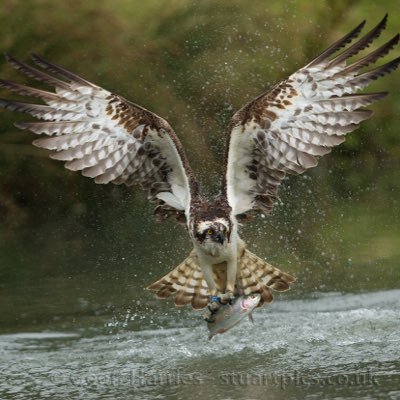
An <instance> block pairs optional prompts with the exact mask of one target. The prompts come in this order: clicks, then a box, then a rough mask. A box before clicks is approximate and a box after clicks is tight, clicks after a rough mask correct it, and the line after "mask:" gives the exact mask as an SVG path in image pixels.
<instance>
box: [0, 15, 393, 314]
mask: <svg viewBox="0 0 400 400" xmlns="http://www.w3.org/2000/svg"><path fill="white" fill-rule="evenodd" d="M386 22H387V15H386V16H385V17H384V18H383V20H382V21H381V22H380V23H379V24H378V25H377V26H376V27H374V28H373V29H372V30H371V31H370V32H368V33H367V34H366V35H364V36H363V37H362V38H361V39H359V40H358V41H356V42H355V43H354V44H353V45H349V44H350V43H351V42H352V41H353V40H354V39H355V38H356V37H357V36H358V35H359V34H360V32H361V30H362V28H363V27H364V25H365V21H364V22H362V23H361V24H360V25H358V26H357V27H356V28H355V29H353V30H352V31H351V32H350V33H348V34H347V35H345V36H344V37H343V38H342V39H340V40H338V41H337V42H335V43H334V44H333V45H332V46H330V47H329V48H328V49H326V50H325V51H324V52H322V53H321V55H319V56H318V57H316V58H315V59H314V60H312V61H311V62H310V63H308V64H307V65H306V66H305V67H303V68H301V69H299V70H298V71H296V72H295V73H293V74H292V75H290V76H289V77H288V78H287V79H284V80H283V81H281V82H279V83H278V84H277V85H275V86H274V87H273V88H272V89H271V90H268V91H267V92H265V93H262V94H261V95H260V96H258V97H257V98H256V99H254V100H253V101H251V102H250V103H248V104H247V105H245V106H244V107H243V108H242V109H240V110H239V111H238V112H236V113H235V114H234V116H233V117H232V119H231V122H230V124H229V127H228V142H227V148H226V156H225V160H226V165H225V173H224V177H223V187H222V190H221V194H220V195H219V196H218V197H217V198H214V199H207V198H206V197H205V196H203V195H202V193H201V190H200V188H199V184H198V182H197V180H196V179H195V177H194V175H193V172H192V170H191V169H190V166H189V162H188V160H187V158H186V155H185V152H184V150H183V147H182V145H181V143H180V141H179V139H178V137H177V135H176V134H175V132H174V131H173V129H172V128H171V126H170V125H169V124H168V122H167V121H166V120H165V119H163V118H161V117H159V116H158V115H156V114H155V113H153V112H151V111H148V110H146V109H145V108H143V107H141V106H139V105H137V104H134V103H131V102H129V101H128V100H126V99H124V98H123V97H121V96H119V95H116V94H113V93H111V92H109V91H107V90H105V89H103V88H101V87H99V86H97V85H95V84H93V83H91V82H88V81H86V80H85V79H83V78H81V77H79V76H77V75H75V74H73V73H71V72H69V71H67V70H65V69H64V68H61V67H59V66H57V65H55V64H52V63H50V62H48V61H45V60H44V59H42V58H41V57H39V56H37V55H33V57H32V58H33V61H34V63H35V64H36V65H37V67H38V68H34V67H32V66H30V65H28V64H25V63H22V62H20V61H18V60H16V59H15V58H13V57H11V56H9V55H7V56H6V58H7V60H8V61H9V63H10V64H11V65H12V66H13V67H14V68H16V69H17V70H19V71H21V72H22V73H24V74H26V75H27V76H29V77H30V78H33V79H35V80H37V81H39V82H42V83H45V84H47V85H50V86H52V87H53V88H54V91H46V90H42V89H37V88H34V87H30V86H25V85H22V84H19V83H15V82H10V81H8V80H0V87H3V88H5V89H8V90H10V91H12V92H15V93H17V94H20V95H22V96H28V97H34V98H38V99H40V100H42V101H43V103H44V104H31V103H25V102H20V101H11V100H4V99H0V107H3V108H6V109H8V110H11V111H20V112H25V113H28V114H30V115H32V116H34V117H36V118H37V119H39V120H41V121H40V122H20V123H17V124H16V126H17V127H18V128H21V129H28V130H30V131H32V132H33V133H35V134H39V135H42V136H41V137H40V138H39V139H36V140H35V141H34V142H33V143H34V144H35V145H36V146H38V147H42V148H45V149H48V150H50V151H51V154H50V157H51V158H54V159H56V160H61V161H64V162H65V167H66V168H68V169H70V170H73V171H81V173H82V175H84V176H87V177H91V178H94V180H95V182H96V183H103V184H105V183H110V182H111V183H115V184H125V185H127V186H131V185H140V186H142V187H143V188H144V189H146V190H147V191H148V193H149V200H150V201H152V202H153V203H155V205H156V208H155V213H156V215H157V216H158V217H159V218H160V219H165V218H169V217H173V218H176V219H177V221H179V222H180V223H183V224H185V226H186V228H187V230H188V233H189V236H190V238H191V241H192V243H193V251H192V252H191V254H190V255H189V257H187V259H186V260H184V261H183V262H182V263H181V264H180V265H179V266H178V267H177V268H175V269H174V270H173V271H171V272H170V273H169V274H167V275H166V276H164V277H163V278H161V279H160V280H159V281H157V282H155V283H153V284H152V285H150V287H149V288H150V289H152V290H155V291H156V292H157V295H158V297H160V298H164V297H169V296H175V304H176V305H178V306H180V305H185V304H191V305H192V306H193V308H196V309H199V308H204V307H206V306H207V305H208V309H207V313H206V318H208V319H209V318H211V317H212V314H213V313H215V310H216V309H218V304H219V302H224V301H227V300H229V299H231V298H232V297H234V296H238V295H248V294H251V293H259V294H260V295H261V301H260V305H261V304H264V303H269V302H271V301H272V294H271V289H274V290H278V291H283V290H287V289H288V288H289V285H290V284H291V283H292V282H293V281H294V278H293V277H292V276H290V275H289V274H287V273H284V272H282V271H280V270H279V269H277V268H274V267H273V266H271V265H270V264H268V263H266V262H265V261H264V260H262V259H260V258H259V257H257V256H256V255H254V254H253V253H251V252H250V251H249V250H248V249H247V248H246V245H245V244H244V242H243V241H242V240H241V239H240V237H239V233H238V221H246V220H249V219H250V217H251V214H253V213H257V212H262V213H269V212H270V211H271V210H272V208H273V205H274V202H275V201H276V199H277V193H278V188H279V185H280V184H281V182H282V180H283V178H284V177H285V175H286V174H300V173H302V172H304V171H306V170H307V169H309V168H311V167H314V166H316V165H317V162H318V159H319V157H321V156H323V155H325V154H328V153H329V152H330V151H331V149H332V148H333V147H334V146H337V145H339V144H340V143H342V142H343V141H344V140H345V135H346V134H347V133H349V132H351V131H353V130H355V129H356V128H357V127H358V126H359V124H360V123H361V122H362V121H364V120H366V119H368V118H370V117H371V115H372V112H371V111H369V110H366V109H365V108H364V107H365V106H368V105H370V104H372V103H373V102H375V101H377V100H380V99H382V98H383V97H385V96H386V94H387V93H386V92H385V93H383V92H380V93H358V92H359V91H360V90H362V89H364V88H365V87H366V86H368V85H369V84H370V83H371V82H372V81H373V80H375V79H378V78H380V77H382V76H384V75H386V74H388V73H390V72H392V71H393V70H395V69H396V68H397V67H398V66H399V64H400V57H398V58H395V59H394V60H392V61H390V62H387V63H385V64H383V65H380V66H378V67H375V68H373V69H370V70H368V71H366V72H361V71H362V69H364V68H366V67H368V66H370V65H372V64H374V63H375V62H376V61H377V60H378V59H379V58H381V57H384V56H385V55H387V54H388V53H389V52H390V51H391V50H392V49H393V48H394V47H395V46H396V45H397V43H398V42H399V35H398V34H397V35H396V36H394V37H393V38H392V39H391V40H389V41H388V42H386V43H385V44H383V45H381V46H380V47H378V48H377V49H376V50H374V51H372V52H370V53H369V54H367V55H365V56H364V57H362V58H360V59H358V60H357V61H354V62H352V63H349V62H348V59H349V58H350V57H353V56H355V55H357V54H358V53H359V52H360V51H362V50H364V49H365V48H367V47H369V45H370V44H371V43H372V42H373V41H374V40H375V39H376V38H378V37H379V36H380V34H381V32H382V31H383V30H384V28H385V26H386ZM346 46H347V48H346ZM341 49H343V50H342V51H341V52H339V51H340V50H341ZM338 52H339V54H337V53H338ZM335 54H336V56H335ZM43 135H44V136H43ZM210 296H211V298H210Z"/></svg>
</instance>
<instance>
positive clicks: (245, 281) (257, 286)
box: [236, 249, 296, 307]
mask: <svg viewBox="0 0 400 400" xmlns="http://www.w3.org/2000/svg"><path fill="white" fill-rule="evenodd" d="M295 280H296V278H294V277H293V276H291V275H289V274H287V273H286V272H283V271H281V270H279V269H278V268H275V267H273V266H272V265H271V264H268V263H267V262H266V261H264V260H262V259H261V258H260V257H257V256H256V255H255V254H254V253H252V252H251V251H249V250H248V249H244V252H243V254H242V256H241V258H240V268H239V270H238V277H237V283H236V286H237V290H238V292H239V294H242V295H245V296H248V295H250V294H252V293H260V295H261V300H260V303H259V304H258V307H260V306H262V305H264V304H268V303H271V302H272V299H273V296H272V292H271V289H273V290H276V291H278V292H284V291H285V290H288V289H289V287H290V284H291V283H293V282H294V281H295Z"/></svg>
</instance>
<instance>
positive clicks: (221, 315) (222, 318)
mask: <svg viewBox="0 0 400 400" xmlns="http://www.w3.org/2000/svg"><path fill="white" fill-rule="evenodd" d="M260 300H261V295H260V294H259V293H253V294H251V295H249V296H239V297H237V298H236V299H233V300H232V301H231V302H230V303H227V304H224V305H222V306H221V307H220V308H219V309H218V311H216V313H215V314H214V315H213V320H212V321H209V322H207V327H208V331H209V334H208V340H211V339H212V338H213V337H214V336H215V335H218V334H222V333H225V332H226V331H228V330H229V329H231V328H233V327H234V326H235V325H237V324H238V323H239V322H240V321H241V320H242V319H243V318H244V317H246V316H248V317H249V319H250V321H251V322H253V317H252V315H251V312H252V311H253V310H254V308H256V307H257V305H258V303H259V302H260Z"/></svg>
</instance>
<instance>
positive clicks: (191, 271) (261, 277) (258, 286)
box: [147, 242, 296, 310]
mask: <svg viewBox="0 0 400 400" xmlns="http://www.w3.org/2000/svg"><path fill="white" fill-rule="evenodd" d="M238 260H239V261H238V265H239V268H238V271H237V277H236V287H235V293H234V294H235V296H240V295H246V296H247V295H249V294H252V293H260V294H261V301H260V303H259V305H258V307H261V306H262V305H264V304H269V303H271V302H272V299H273V296H272V292H271V289H272V290H275V291H278V292H283V291H285V290H288V289H289V287H290V284H291V283H293V282H294V281H295V280H296V279H295V278H294V277H293V276H291V275H289V274H287V273H285V272H282V271H280V270H279V269H278V268H275V267H273V266H272V265H271V264H268V263H267V262H265V261H264V260H262V259H261V258H260V257H257V256H256V255H255V254H253V253H252V252H251V251H249V250H248V249H247V248H246V246H245V244H244V243H243V242H242V243H241V246H240V249H239V253H238ZM213 273H214V280H215V282H216V284H217V288H218V290H219V291H220V292H223V291H224V289H225V286H226V263H220V264H216V265H214V266H213ZM147 289H149V290H154V291H155V292H156V295H157V297H158V298H160V299H164V298H168V297H175V305H176V306H184V305H187V304H191V306H192V307H193V308H194V309H196V310H198V309H202V308H204V307H205V306H206V305H207V304H208V302H209V299H210V292H209V290H208V287H207V284H206V282H205V280H204V279H203V274H202V272H201V269H200V266H199V263H198V259H197V255H196V253H195V251H192V252H191V253H190V254H189V256H188V257H187V258H186V259H185V260H184V261H183V262H182V263H181V264H179V265H178V266H177V267H176V268H175V269H173V270H172V271H171V272H170V273H168V274H167V275H165V276H164V277H162V278H161V279H159V280H158V281H157V282H154V283H153V284H151V285H150V286H148V288H147Z"/></svg>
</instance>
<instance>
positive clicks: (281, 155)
mask: <svg viewBox="0 0 400 400" xmlns="http://www.w3.org/2000/svg"><path fill="white" fill-rule="evenodd" d="M386 21H387V16H385V17H384V19H383V20H382V21H381V22H380V23H379V24H378V25H377V26H376V27H375V28H373V29H372V30H371V31H370V32H368V33H367V34H366V35H365V36H364V37H362V38H361V39H360V40H359V41H357V42H356V43H355V44H353V45H352V46H350V47H348V48H347V49H345V50H343V51H342V52H341V53H340V54H339V55H338V56H336V57H335V58H331V56H332V55H333V54H334V53H336V52H337V51H338V50H339V49H341V48H342V47H345V46H346V45H348V44H349V43H350V42H351V41H352V40H353V39H354V38H355V37H356V36H357V35H358V34H359V33H360V31H361V30H362V28H363V26H364V24H365V21H364V22H362V23H361V24H360V25H358V26H357V27H356V28H355V29H354V30H353V31H351V32H350V33H349V34H347V35H346V36H345V37H343V38H342V39H340V40H338V41H337V42H336V43H334V44H333V45H332V46H331V47H329V48H328V49H327V50H325V51H324V52H323V53H322V54H321V55H320V56H318V57H317V58H316V59H314V60H313V61H312V62H310V63H309V64H308V65H307V66H305V67H304V68H301V69H300V70H298V71H297V72H295V73H294V74H292V75H291V76H290V77H289V78H288V79H286V80H283V81H282V82H280V83H279V84H277V85H276V86H275V87H273V88H272V89H271V90H270V91H268V92H266V93H263V94H262V95H261V96H259V97H257V98H256V99H255V100H253V101H252V102H250V103H248V104H247V105H246V106H244V107H243V108H242V109H241V110H239V111H238V112H237V113H236V114H235V115H234V116H233V118H232V120H231V124H230V128H229V130H230V136H229V144H228V149H227V157H226V159H227V165H226V172H225V179H224V188H223V189H224V194H225V196H226V197H227V199H228V202H229V204H230V205H231V207H232V209H233V213H234V214H235V215H241V214H244V215H246V213H247V212H249V211H251V210H253V211H261V212H264V213H268V212H270V211H271V210H272V207H273V204H274V202H275V200H276V199H277V191H278V187H279V185H280V184H281V181H282V180H283V178H284V177H285V175H286V174H287V173H289V174H300V173H302V172H304V171H306V170H307V169H309V168H311V167H314V166H316V165H317V161H318V158H319V157H321V156H323V155H325V154H328V153H329V152H330V151H331V150H332V148H333V147H334V146H337V145H339V144H340V143H342V142H343V141H344V140H345V135H346V134H347V133H348V132H351V131H353V130H355V129H356V128H357V127H358V126H359V124H360V122H362V121H364V120H366V119H368V118H369V117H371V115H372V111H369V110H365V109H363V107H365V106H368V105H369V104H371V103H373V102H375V101H377V100H380V99H382V98H383V97H385V96H386V93H368V94H359V93H356V92H358V91H359V90H361V89H363V88H364V87H366V86H368V85H369V84H370V83H371V82H372V81H373V80H375V79H377V78H379V77H381V76H384V75H386V74H388V73H390V72H391V71H393V70H394V69H396V68H397V67H398V66H399V64H400V57H399V58H396V59H394V60H393V61H390V62H388V63H386V64H384V65H382V66H379V67H377V68H375V69H372V70H370V71H368V72H364V73H359V71H360V70H361V69H362V68H364V67H367V66H369V65H370V64H373V63H374V62H376V61H377V60H378V59H379V58H381V57H383V56H385V55H386V54H387V53H388V52H389V51H390V50H391V49H393V47H394V46H395V45H396V44H397V43H398V41H399V35H398V34H397V35H396V36H395V37H393V38H392V39H391V40H389V41H388V42H387V43H385V44H384V45H382V46H381V47H379V48H378V49H377V50H375V51H373V52H371V53H369V54H368V55H366V56H364V57H363V58H361V59H360V60H358V61H356V62H354V63H352V64H349V65H347V63H346V62H347V60H348V58H350V57H352V56H354V55H356V54H358V53H359V52H360V51H361V50H363V49H365V48H367V47H368V46H369V45H370V44H371V42H372V41H373V40H374V39H376V38H377V37H378V36H379V35H380V33H381V32H382V30H383V29H384V28H385V26H386Z"/></svg>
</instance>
